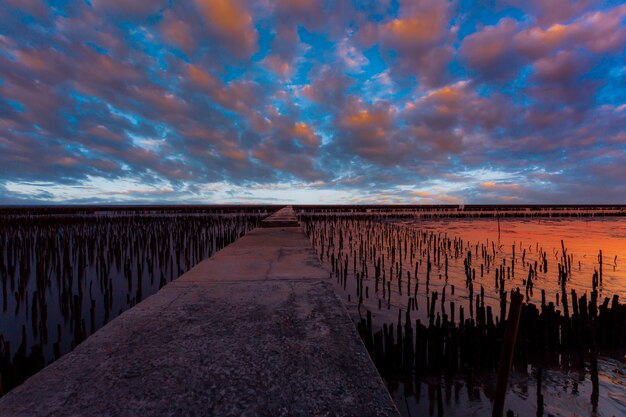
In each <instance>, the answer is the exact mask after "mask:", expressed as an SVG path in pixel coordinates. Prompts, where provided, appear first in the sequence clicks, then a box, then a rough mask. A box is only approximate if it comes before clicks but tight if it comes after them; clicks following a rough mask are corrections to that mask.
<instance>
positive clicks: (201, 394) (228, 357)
mask: <svg viewBox="0 0 626 417" xmlns="http://www.w3.org/2000/svg"><path fill="white" fill-rule="evenodd" d="M295 224H297V222H296V220H295V217H294V214H293V211H292V210H291V208H285V209H282V210H280V211H279V212H278V213H276V214H275V215H274V216H272V218H270V219H268V221H267V222H265V224H264V226H265V227H262V228H258V229H255V230H253V231H252V232H250V233H248V234H247V235H246V236H244V237H243V238H241V239H239V240H237V241H236V242H235V243H233V244H231V245H229V246H228V247H226V248H224V249H223V250H221V251H219V252H218V253H217V254H215V256H213V257H212V258H210V259H207V260H205V261H203V262H201V263H199V264H198V265H197V266H196V267H194V268H193V269H192V270H190V271H189V272H187V273H186V274H184V275H182V276H181V277H180V278H179V279H177V280H176V281H173V282H172V283H170V284H169V285H167V286H165V287H164V288H163V289H162V290H161V291H159V292H158V293H157V294H155V295H153V296H151V297H149V298H148V299H146V300H145V301H143V302H142V303H140V304H138V305H137V306H135V307H134V308H132V309H130V310H128V311H126V312H124V313H123V314H122V315H120V316H119V317H117V318H116V319H115V320H113V321H111V322H110V323H109V324H107V325H106V326H104V327H103V328H102V329H100V330H99V331H97V332H96V333H94V334H93V335H92V336H91V337H89V338H88V339H87V340H86V341H85V342H83V343H82V344H80V345H79V346H78V347H77V348H76V349H75V350H74V351H72V352H70V353H68V354H67V355H65V356H63V357H62V358H61V359H59V360H58V361H56V362H54V363H53V364H51V365H50V366H48V367H46V368H45V369H43V370H42V371H41V372H39V373H38V374H36V375H35V376H33V377H32V378H30V379H29V380H28V381H26V382H25V383H24V384H22V385H21V386H19V387H17V388H15V389H14V390H13V391H11V392H10V393H9V394H7V395H6V396H4V397H3V398H0V416H3V417H8V416H72V415H89V416H96V415H97V416H101V415H110V416H174V415H176V416H178V415H180V416H211V415H214V416H305V415H306V416H308V415H323V416H335V415H336V416H392V415H398V412H397V410H396V408H395V406H394V404H393V402H392V400H391V398H390V396H389V393H388V392H387V390H386V389H385V387H384V385H383V382H382V380H381V379H380V376H379V375H378V373H377V371H376V369H375V368H374V365H373V364H372V362H371V361H370V359H369V356H368V354H367V352H366V350H365V347H364V346H363V344H362V343H361V341H360V339H359V337H358V335H357V333H356V330H355V327H354V325H353V323H352V322H351V320H350V318H349V317H348V314H347V313H346V310H345V308H344V306H343V304H342V303H341V300H340V299H339V298H338V297H337V295H336V294H335V292H334V290H333V288H332V285H331V283H330V282H329V280H328V272H327V271H325V270H324V269H323V268H322V267H321V266H320V263H319V260H318V258H317V256H316V255H315V253H314V251H313V248H312V247H311V244H310V242H309V241H308V239H307V238H306V236H305V235H304V233H303V232H302V229H301V228H300V227H299V226H295Z"/></svg>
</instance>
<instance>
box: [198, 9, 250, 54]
mask: <svg viewBox="0 0 626 417" xmlns="http://www.w3.org/2000/svg"><path fill="white" fill-rule="evenodd" d="M194 3H195V5H196V7H197V9H198V11H199V12H200V14H201V15H202V17H203V18H204V21H205V22H206V23H207V25H208V26H209V29H210V30H211V31H213V32H214V33H215V34H216V35H218V36H219V37H220V38H221V39H222V41H224V42H225V43H226V44H227V45H228V46H229V47H230V49H231V51H232V52H233V53H234V54H235V55H237V56H239V57H240V58H244V57H247V56H249V55H250V54H251V53H252V52H254V51H255V50H256V47H257V40H258V34H257V31H256V29H255V28H254V25H253V24H252V16H251V15H250V13H249V12H248V10H247V8H246V6H245V5H244V3H243V2H242V1H241V0H194Z"/></svg>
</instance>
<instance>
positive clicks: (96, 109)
mask: <svg viewBox="0 0 626 417" xmlns="http://www.w3.org/2000/svg"><path fill="white" fill-rule="evenodd" d="M99 201H102V202H105V201H106V202H128V203H135V202H164V203H167V202H179V203H229V202H259V203H265V202H302V203H312V202H319V203H358V202H363V203H367V202H381V203H382V202H388V203H393V202H402V203H440V202H443V203H446V202H448V203H457V202H459V203H460V202H463V203H499V202H504V203H525V202H527V203H542V202H549V203H559V202H563V203H573V202H581V203H582V202H585V203H586V202H598V203H609V202H618V203H620V202H621V203H626V5H625V4H623V1H619V0H618V1H599V0H598V1H595V0H570V1H568V0H501V1H497V0H491V1H490V0H483V1H465V0H458V1H451V2H448V1H446V0H387V1H373V0H362V1H360V0H336V1H331V0H256V1H255V0H188V1H178V0H89V1H87V0H74V1H72V0H47V1H45V0H1V1H0V204H24V203H46V202H55V203H59V202H70V203H81V202H82V203H93V202H99Z"/></svg>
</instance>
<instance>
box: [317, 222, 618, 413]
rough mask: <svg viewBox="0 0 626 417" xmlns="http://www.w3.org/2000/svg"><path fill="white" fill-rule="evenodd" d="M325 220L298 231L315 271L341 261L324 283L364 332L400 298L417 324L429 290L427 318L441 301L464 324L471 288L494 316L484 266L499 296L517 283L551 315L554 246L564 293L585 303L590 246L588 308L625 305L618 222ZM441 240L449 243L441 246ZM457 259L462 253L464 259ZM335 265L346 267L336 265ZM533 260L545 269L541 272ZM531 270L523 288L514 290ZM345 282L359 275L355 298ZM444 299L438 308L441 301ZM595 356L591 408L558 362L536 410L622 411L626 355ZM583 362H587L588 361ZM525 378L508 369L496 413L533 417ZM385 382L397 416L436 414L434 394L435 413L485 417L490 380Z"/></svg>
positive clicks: (587, 385)
mask: <svg viewBox="0 0 626 417" xmlns="http://www.w3.org/2000/svg"><path fill="white" fill-rule="evenodd" d="M333 214H334V213H326V215H325V216H324V215H322V216H319V217H315V216H314V217H312V218H310V219H309V220H308V221H309V227H310V228H309V230H308V232H309V236H310V238H311V239H312V243H313V244H314V247H315V248H316V250H317V252H318V254H319V255H320V258H321V260H322V262H323V264H324V265H325V266H326V267H327V268H329V269H331V270H332V269H333V268H332V263H333V260H334V261H335V262H336V265H341V266H340V267H339V268H335V274H334V276H335V284H336V287H337V290H338V292H339V293H340V294H342V296H343V297H344V301H345V302H346V303H347V305H348V310H349V312H350V313H351V315H352V317H353V320H354V321H355V322H359V321H360V320H361V319H363V318H365V315H366V312H367V311H370V312H371V315H372V326H373V328H374V331H376V330H377V329H380V328H381V327H382V325H383V323H386V324H392V323H397V319H398V316H399V313H400V314H401V316H402V317H403V316H404V312H405V311H406V310H407V309H408V308H409V307H408V306H409V304H410V302H409V300H410V298H414V299H415V301H416V302H417V309H416V310H412V311H411V316H412V318H413V319H415V318H417V319H419V320H421V321H422V323H427V322H428V319H429V314H428V310H429V306H430V304H431V300H432V297H433V293H435V292H437V293H438V301H437V303H436V305H435V309H434V312H435V314H437V315H441V316H443V315H444V314H448V315H449V314H450V302H454V303H455V305H456V309H457V310H456V311H457V315H456V319H458V317H459V315H458V311H459V310H458V309H459V307H460V306H462V307H464V308H465V317H466V318H467V317H469V316H470V314H472V313H471V311H472V304H473V301H474V298H475V297H476V296H477V295H479V294H481V289H482V291H484V304H485V305H486V306H489V307H491V308H492V309H493V313H494V316H496V319H497V316H498V315H499V314H498V310H499V308H500V307H499V304H500V292H499V288H497V287H496V279H495V273H496V272H495V270H496V269H499V270H500V271H504V272H505V273H506V279H505V280H504V284H505V287H506V290H507V291H510V290H512V289H515V288H520V290H521V292H522V293H523V294H524V295H525V301H526V302H528V303H533V304H535V305H540V304H541V302H542V290H544V291H545V298H546V303H549V302H553V303H555V305H556V308H557V310H561V309H562V308H563V305H562V296H561V294H562V288H561V285H560V283H559V263H561V264H563V263H565V260H564V257H563V247H565V253H566V258H567V261H568V263H569V265H571V267H570V268H569V269H568V274H567V280H566V294H568V297H569V292H570V291H571V290H572V289H574V290H575V291H576V292H577V294H578V296H579V297H580V296H582V295H583V294H585V293H586V294H587V297H589V296H590V293H591V291H592V290H593V285H592V276H593V274H594V271H598V272H599V270H600V259H599V251H600V250H602V280H601V282H599V283H598V287H597V291H598V300H599V303H600V304H601V303H602V302H603V299H604V297H609V298H610V297H612V296H613V295H618V296H619V297H620V301H621V302H622V303H623V302H624V300H625V299H626V218H625V217H582V218H580V217H574V218H571V217H566V218H560V217H546V218H542V217H522V218H500V219H498V218H497V217H486V218H485V217H483V218H476V217H471V218H462V217H461V218H459V217H454V218H446V217H445V216H443V215H438V216H435V217H428V216H424V215H423V213H417V214H416V215H411V214H410V213H404V214H403V216H402V217H399V218H394V215H393V213H388V216H371V218H368V217H367V216H362V217H361V218H360V219H359V220H355V219H354V218H352V219H351V215H350V214H349V213H342V216H337V215H336V214H335V215H334V216H333ZM483 214H484V213H483ZM561 240H562V241H563V244H562V243H561ZM441 242H444V243H441ZM446 242H449V244H450V245H449V246H447V243H446ZM513 247H515V249H513ZM437 248H440V249H442V248H445V251H444V250H442V254H440V258H437V256H436V253H437ZM514 250H515V256H514V255H513V251H514ZM468 252H471V258H470V257H469V256H468ZM486 255H488V256H489V257H490V259H489V262H486ZM378 258H381V264H384V267H383V268H382V269H383V272H382V273H381V275H382V274H384V275H386V286H385V285H384V284H383V282H382V280H381V279H379V280H378V281H379V282H378V283H377V282H376V279H375V272H374V271H375V270H376V267H377V263H378ZM446 258H447V263H448V266H447V274H446V267H445V263H446ZM522 258H523V259H522ZM337 259H339V260H340V261H337ZM355 259H356V265H355V262H354V260H355ZM468 259H469V260H470V264H471V265H470V269H472V270H474V271H475V278H474V279H473V280H472V282H473V285H472V286H473V293H472V294H473V297H472V298H471V299H470V290H469V288H468V286H467V276H466V267H465V263H466V262H468ZM428 260H430V261H431V263H432V269H431V271H430V273H427V272H426V271H427V263H428ZM544 260H545V264H544ZM346 261H347V262H346ZM535 262H536V264H535ZM344 265H347V268H345V269H344ZM544 265H545V266H547V268H545V269H544ZM481 266H482V270H483V273H482V275H481V273H480V271H481ZM513 266H514V267H513ZM416 268H417V271H418V273H417V276H416V275H415V269H416ZM531 269H532V270H533V274H534V277H533V279H532V280H531V282H532V284H533V285H532V288H531V289H529V291H528V293H526V291H525V290H526V282H527V280H528V276H529V272H530V270H531ZM346 272H347V278H346V277H345V275H346ZM357 276H359V277H361V278H362V286H363V287H364V288H365V291H364V295H362V294H363V293H360V292H359V285H357V279H356V278H357ZM427 276H428V277H429V279H427ZM416 278H417V279H416ZM444 293H445V302H441V300H442V295H443V294H444ZM361 297H362V298H361ZM570 309H571V306H570ZM603 354H604V356H600V358H599V360H598V374H599V398H598V403H597V407H594V405H593V404H592V401H591V393H592V382H591V379H590V375H589V370H588V369H586V370H585V369H582V370H580V369H571V368H569V365H570V364H569V363H565V362H564V363H563V364H562V365H561V366H556V367H554V364H553V365H552V366H553V368H549V367H547V368H546V369H544V370H543V371H542V372H543V378H542V380H543V395H544V415H548V414H553V415H555V416H584V415H593V416H622V415H626V377H625V375H626V357H625V356H624V355H625V354H626V351H618V352H604V353H603ZM546 366H547V365H546ZM586 366H587V368H588V367H589V363H588V362H587V363H586ZM536 374H537V370H536V368H533V367H532V366H529V368H528V369H514V372H512V374H511V377H510V383H509V390H508V393H507V399H506V403H505V411H506V410H507V409H511V410H513V411H514V412H515V413H516V414H517V415H521V416H526V415H536V410H537V401H536V386H537V382H536ZM397 378H398V377H397V376H391V375H387V376H385V380H386V383H387V385H388V387H389V389H390V392H391V393H392V396H393V397H394V399H395V401H396V404H397V405H398V408H399V409H400V410H401V412H402V414H403V415H405V416H411V415H412V416H422V415H439V414H438V411H439V410H438V405H437V403H438V402H437V392H438V390H439V389H440V390H441V392H442V403H443V415H446V416H470V415H476V416H483V415H490V414H491V409H492V396H493V394H492V391H493V387H492V385H493V381H494V380H495V375H494V374H493V373H489V372H483V374H482V375H480V376H477V375H474V376H473V377H472V378H470V383H469V384H468V378H467V375H460V374H459V375H452V376H449V377H448V378H444V377H443V376H441V377H433V376H432V375H431V376H428V377H418V379H417V382H415V381H413V383H407V382H406V381H404V382H399V381H398V379H397ZM438 386H440V388H438Z"/></svg>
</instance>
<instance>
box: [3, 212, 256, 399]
mask: <svg viewBox="0 0 626 417" xmlns="http://www.w3.org/2000/svg"><path fill="white" fill-rule="evenodd" d="M142 211H144V210H142ZM158 211H159V212H153V211H152V210H149V213H143V212H142V213H137V212H122V211H118V210H115V211H110V210H109V211H105V212H102V213H92V214H84V213H80V212H77V213H71V212H70V213H62V214H43V215H42V214H40V212H38V211H36V210H35V211H34V212H33V213H28V212H27V213H25V214H3V213H2V212H0V290H1V294H0V382H2V383H0V395H2V394H3V393H5V392H7V391H8V390H9V389H11V388H12V387H14V386H15V385H17V384H19V383H21V382H22V381H23V380H24V379H25V378H27V377H28V376H30V375H32V374H33V373H35V372H37V371H38V370H39V369H41V368H43V367H44V366H45V365H47V364H48V363H50V362H52V361H53V360H55V359H58V358H59V357H60V356H61V355H63V354H65V353H67V352H69V351H71V350H72V349H73V348H74V347H75V346H76V345H78V344H79V343H80V342H81V341H83V340H84V339H85V338H86V337H88V336H89V335H90V334H92V333H94V332H95V331H96V330H98V329H99V328H100V327H102V326H104V325H105V324H106V323H108V322H109V321H110V320H112V319H114V318H115V317H116V316H118V315H119V314H121V313H122V312H123V311H125V310H127V309H129V308H131V307H133V306H134V305H135V304H136V303H139V302H141V301H142V299H144V298H146V297H148V296H150V295H151V294H154V293H155V292H157V291H158V290H159V289H160V288H161V287H163V286H164V285H166V284H167V283H168V282H170V281H172V280H173V279H176V278H177V277H178V276H179V275H181V274H182V273H184V272H186V271H187V270H189V269H190V268H191V267H193V266H194V265H195V264H196V263H198V262H200V261H201V260H203V259H205V258H207V257H209V256H211V255H212V254H214V253H215V252H216V251H217V250H219V249H221V248H222V247H224V246H225V245H228V244H229V243H231V242H232V241H234V240H235V239H237V238H238V237H240V236H242V235H243V234H244V233H246V232H247V231H248V230H251V229H252V228H254V227H256V226H257V225H258V224H259V223H260V220H261V219H262V218H263V217H265V216H266V215H267V211H266V210H259V209H256V208H254V209H249V210H246V209H245V208H236V209H234V210H224V209H222V208H219V209H210V208H208V209H202V210H200V211H201V212H196V211H193V212H186V210H185V209H181V208H173V209H172V210H171V211H168V210H158Z"/></svg>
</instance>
